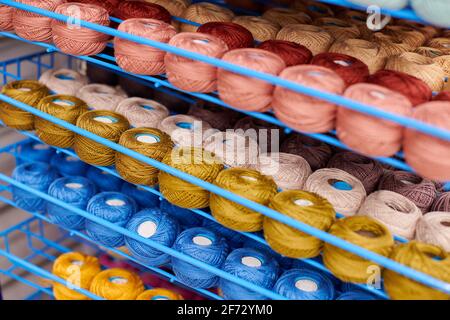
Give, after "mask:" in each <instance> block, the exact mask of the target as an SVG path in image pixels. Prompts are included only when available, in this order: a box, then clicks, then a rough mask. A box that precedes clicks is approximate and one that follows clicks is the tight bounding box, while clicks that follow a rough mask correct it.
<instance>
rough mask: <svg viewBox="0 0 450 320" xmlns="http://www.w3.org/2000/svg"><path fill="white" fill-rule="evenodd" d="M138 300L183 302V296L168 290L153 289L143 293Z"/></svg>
mask: <svg viewBox="0 0 450 320" xmlns="http://www.w3.org/2000/svg"><path fill="white" fill-rule="evenodd" d="M136 300H183V296H182V295H181V294H178V293H176V292H174V291H171V290H168V289H163V288H153V289H150V290H145V291H144V292H142V293H141V294H140V295H139V296H137V297H136Z"/></svg>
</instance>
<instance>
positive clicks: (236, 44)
mask: <svg viewBox="0 0 450 320" xmlns="http://www.w3.org/2000/svg"><path fill="white" fill-rule="evenodd" d="M197 32H200V33H205V34H210V35H213V36H215V37H217V38H219V39H221V40H223V42H225V43H226V44H227V46H228V49H229V50H233V49H239V48H250V47H253V41H254V40H253V35H252V33H251V32H250V31H248V30H247V29H246V28H244V27H243V26H241V25H239V24H236V23H233V22H208V23H205V24H203V25H201V26H200V27H199V28H198V29H197Z"/></svg>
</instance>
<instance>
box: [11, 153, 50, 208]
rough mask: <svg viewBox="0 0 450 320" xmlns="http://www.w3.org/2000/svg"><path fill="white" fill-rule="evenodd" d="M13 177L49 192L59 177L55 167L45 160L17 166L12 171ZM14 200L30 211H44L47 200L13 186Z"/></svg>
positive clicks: (29, 185)
mask: <svg viewBox="0 0 450 320" xmlns="http://www.w3.org/2000/svg"><path fill="white" fill-rule="evenodd" d="M12 178H13V179H14V180H16V181H18V182H20V183H23V184H24V185H26V186H28V187H31V188H33V189H36V190H38V191H41V192H44V193H47V190H48V187H49V186H50V184H51V183H52V182H53V181H55V180H56V179H57V178H58V173H57V172H56V170H55V169H53V168H52V167H50V166H49V165H48V164H47V163H43V162H28V163H24V164H22V165H20V166H17V167H16V168H15V169H14V170H13V172H12ZM12 195H13V200H14V202H15V203H16V204H17V205H18V206H19V207H20V208H22V209H24V210H28V211H32V212H35V211H44V210H45V206H46V201H45V200H43V199H42V198H40V197H38V196H35V195H33V194H31V193H29V192H26V191H24V190H22V189H20V188H18V187H14V186H13V187H12Z"/></svg>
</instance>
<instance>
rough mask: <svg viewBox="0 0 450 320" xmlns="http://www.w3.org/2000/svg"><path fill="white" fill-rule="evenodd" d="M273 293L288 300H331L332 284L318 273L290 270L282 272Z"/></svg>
mask: <svg viewBox="0 0 450 320" xmlns="http://www.w3.org/2000/svg"><path fill="white" fill-rule="evenodd" d="M274 291H275V292H277V293H279V294H281V295H282V296H285V297H286V298H288V299H290V300H333V297H334V287H333V283H332V282H331V281H330V280H329V279H328V278H327V277H326V276H324V275H322V274H321V273H319V272H314V271H313V270H307V269H291V270H288V271H286V272H284V273H283V274H282V275H281V277H280V278H278V280H277V282H276V283H275V286H274Z"/></svg>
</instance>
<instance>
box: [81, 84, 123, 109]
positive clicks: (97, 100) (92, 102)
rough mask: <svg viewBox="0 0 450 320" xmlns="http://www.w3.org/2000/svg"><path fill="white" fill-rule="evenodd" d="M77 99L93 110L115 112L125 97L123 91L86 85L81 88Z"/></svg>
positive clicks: (101, 85)
mask: <svg viewBox="0 0 450 320" xmlns="http://www.w3.org/2000/svg"><path fill="white" fill-rule="evenodd" d="M77 97H78V98H80V99H81V100H83V101H84V102H86V104H87V105H88V106H89V108H92V109H94V110H109V111H114V110H116V108H117V106H118V105H119V103H120V102H121V101H123V100H124V99H125V98H126V97H127V95H126V93H125V92H124V91H123V90H117V89H116V88H114V87H110V86H107V85H104V84H96V83H93V84H88V85H85V86H84V87H82V88H81V89H80V90H79V91H78V93H77Z"/></svg>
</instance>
